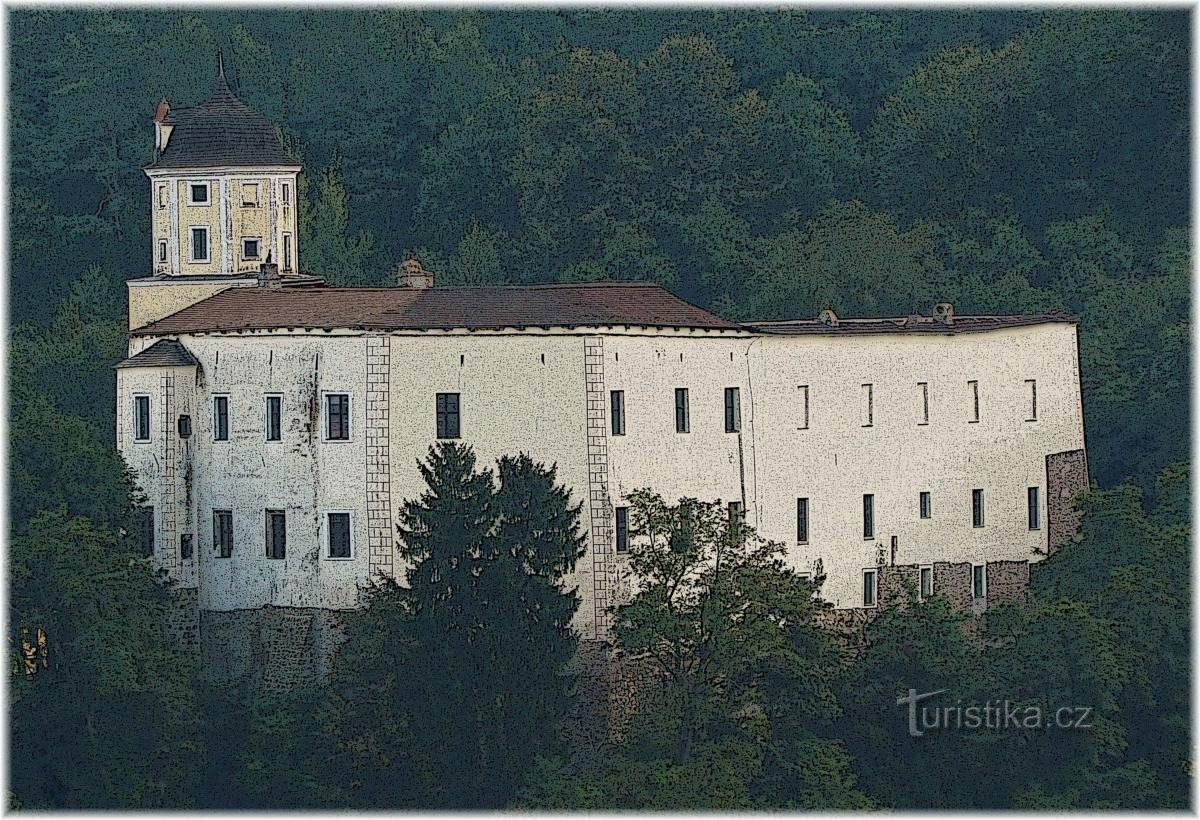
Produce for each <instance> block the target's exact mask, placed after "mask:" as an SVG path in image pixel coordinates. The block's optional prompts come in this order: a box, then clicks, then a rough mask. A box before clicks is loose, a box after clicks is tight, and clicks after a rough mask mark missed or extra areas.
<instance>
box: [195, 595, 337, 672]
mask: <svg viewBox="0 0 1200 820" xmlns="http://www.w3.org/2000/svg"><path fill="white" fill-rule="evenodd" d="M340 616H341V613H340V612H339V611H337V610H331V609H316V608H301V607H276V606H267V607H262V608H260V609H241V610H234V611H232V612H220V611H215V610H202V611H201V612H200V618H199V621H200V647H201V662H202V664H203V669H204V671H205V674H206V675H208V676H210V677H212V678H216V679H218V680H220V679H240V678H247V679H250V680H252V681H253V682H254V683H256V684H261V685H262V686H264V687H266V688H268V689H270V690H284V689H287V688H289V687H292V686H296V685H299V684H304V683H311V682H313V681H316V680H321V679H323V678H326V677H328V676H329V674H330V672H331V671H332V669H333V659H334V655H335V653H336V652H337V648H338V646H340V645H341V643H342V641H343V640H344V634H343V631H342V625H341V617H340Z"/></svg>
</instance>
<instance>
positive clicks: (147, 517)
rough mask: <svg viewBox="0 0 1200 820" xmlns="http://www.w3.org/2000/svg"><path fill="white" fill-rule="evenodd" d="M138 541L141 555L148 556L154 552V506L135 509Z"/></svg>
mask: <svg viewBox="0 0 1200 820" xmlns="http://www.w3.org/2000/svg"><path fill="white" fill-rule="evenodd" d="M137 525H138V541H139V543H140V544H141V547H142V555H143V556H144V557H146V558H149V557H150V556H151V555H153V554H154V508H153V507H139V508H138V511H137Z"/></svg>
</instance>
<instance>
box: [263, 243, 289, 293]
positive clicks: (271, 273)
mask: <svg viewBox="0 0 1200 820" xmlns="http://www.w3.org/2000/svg"><path fill="white" fill-rule="evenodd" d="M258 286H259V287H260V288H271V289H275V288H281V287H283V282H281V281H280V279H279V265H278V264H276V263H275V262H272V261H271V253H270V251H268V252H267V258H266V260H265V261H264V262H263V263H262V264H261V265H259V267H258Z"/></svg>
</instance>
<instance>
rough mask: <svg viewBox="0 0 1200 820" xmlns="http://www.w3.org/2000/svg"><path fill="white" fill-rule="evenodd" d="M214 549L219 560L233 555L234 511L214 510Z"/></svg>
mask: <svg viewBox="0 0 1200 820" xmlns="http://www.w3.org/2000/svg"><path fill="white" fill-rule="evenodd" d="M213 549H214V550H216V553H217V557H218V558H228V557H229V556H231V555H233V511H232V510H213Z"/></svg>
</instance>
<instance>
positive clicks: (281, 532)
mask: <svg viewBox="0 0 1200 820" xmlns="http://www.w3.org/2000/svg"><path fill="white" fill-rule="evenodd" d="M266 517H267V533H266V536H267V557H268V558H286V557H287V516H285V515H284V512H283V510H267V516H266Z"/></svg>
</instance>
